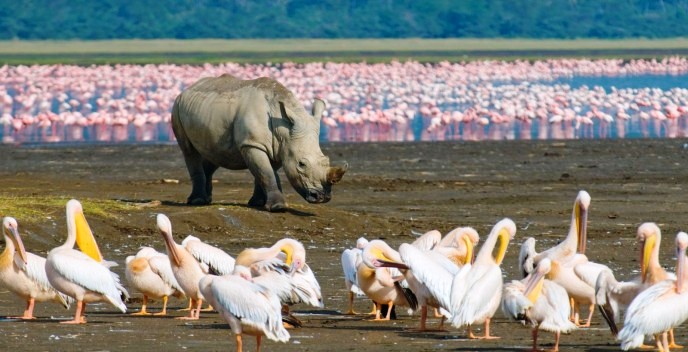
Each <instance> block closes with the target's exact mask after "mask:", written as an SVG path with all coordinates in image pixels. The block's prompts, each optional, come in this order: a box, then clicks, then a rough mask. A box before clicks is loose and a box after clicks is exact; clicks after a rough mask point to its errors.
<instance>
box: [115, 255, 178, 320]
mask: <svg viewBox="0 0 688 352" xmlns="http://www.w3.org/2000/svg"><path fill="white" fill-rule="evenodd" d="M125 274H126V278H127V281H128V282H129V284H130V285H131V286H132V287H134V288H135V289H136V290H137V291H139V292H141V293H142V294H143V304H142V306H141V311H140V312H138V313H133V314H135V315H148V314H149V313H148V312H147V311H146V304H147V302H148V298H149V297H151V298H162V300H163V306H162V311H161V312H160V313H156V315H165V314H166V313H167V300H168V297H169V296H178V297H181V296H184V290H182V288H181V287H180V286H179V283H178V282H177V279H175V278H174V272H173V271H172V266H171V265H170V260H169V259H168V257H167V256H166V255H165V254H162V253H160V252H158V251H156V250H155V249H153V248H151V247H143V248H141V250H139V251H138V253H136V255H135V256H129V257H127V259H126V269H125Z"/></svg>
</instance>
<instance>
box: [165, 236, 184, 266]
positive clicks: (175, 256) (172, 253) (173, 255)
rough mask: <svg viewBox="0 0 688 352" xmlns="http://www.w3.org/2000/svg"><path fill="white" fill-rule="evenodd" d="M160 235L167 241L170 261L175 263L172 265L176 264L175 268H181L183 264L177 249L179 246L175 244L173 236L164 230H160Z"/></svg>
mask: <svg viewBox="0 0 688 352" xmlns="http://www.w3.org/2000/svg"><path fill="white" fill-rule="evenodd" d="M160 233H161V234H162V237H163V238H164V239H165V245H166V246H167V253H168V254H169V257H170V260H171V261H172V262H173V263H172V264H174V265H175V266H180V265H181V264H182V261H181V259H180V258H179V253H178V252H177V251H178V250H179V249H177V244H176V243H174V239H173V238H172V234H171V233H168V232H167V231H163V230H160Z"/></svg>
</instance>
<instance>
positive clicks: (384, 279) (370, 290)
mask: <svg viewBox="0 0 688 352" xmlns="http://www.w3.org/2000/svg"><path fill="white" fill-rule="evenodd" d="M362 259H363V260H362V261H361V263H360V264H359V265H358V268H357V269H356V277H357V279H358V285H359V287H360V288H361V291H363V292H364V293H365V294H366V296H368V298H370V299H372V300H373V302H375V304H376V305H377V309H376V313H375V319H374V320H375V321H380V320H390V318H391V312H392V308H393V307H394V305H401V306H408V307H411V309H413V310H416V308H417V306H418V301H417V299H416V296H415V295H414V294H413V292H411V290H410V289H408V288H404V287H402V286H401V284H400V283H399V281H401V280H403V278H404V277H403V276H401V274H400V273H399V275H398V276H393V275H394V274H393V272H394V270H392V269H393V268H384V267H381V266H382V265H384V264H386V263H401V258H400V257H399V253H398V252H397V251H395V250H394V249H392V248H391V247H390V246H389V245H387V243H385V242H383V241H381V240H373V241H370V243H368V245H367V246H366V247H365V248H364V249H363V255H362ZM397 272H398V271H397ZM383 304H386V305H388V308H387V315H386V316H385V318H381V317H380V308H381V305H383Z"/></svg>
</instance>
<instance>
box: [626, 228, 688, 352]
mask: <svg viewBox="0 0 688 352" xmlns="http://www.w3.org/2000/svg"><path fill="white" fill-rule="evenodd" d="M687 247H688V234H686V233H685V232H679V233H678V234H677V235H676V251H677V255H676V280H671V279H670V280H664V281H661V282H659V283H657V284H655V285H653V286H651V287H649V288H647V289H646V290H645V291H643V292H641V293H640V294H639V295H638V296H637V297H636V298H635V299H634V300H633V302H631V305H630V306H629V307H628V310H627V311H626V317H625V319H624V327H623V329H621V331H620V332H619V336H618V340H619V341H621V348H622V349H623V350H629V349H631V348H636V347H640V346H641V345H642V343H643V339H644V337H645V335H654V336H655V341H656V342H657V348H658V349H659V350H660V351H669V343H668V341H667V334H666V332H667V331H668V330H669V329H672V328H674V327H676V326H678V325H680V324H681V323H683V322H684V321H685V320H686V319H688V304H686V301H688V287H686V285H687V283H688V272H686V261H687V260H688V259H687V258H686V248H687Z"/></svg>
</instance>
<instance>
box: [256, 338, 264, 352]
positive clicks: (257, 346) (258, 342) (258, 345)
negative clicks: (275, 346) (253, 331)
mask: <svg viewBox="0 0 688 352" xmlns="http://www.w3.org/2000/svg"><path fill="white" fill-rule="evenodd" d="M262 339H263V335H257V336H256V352H260V340H262Z"/></svg>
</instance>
